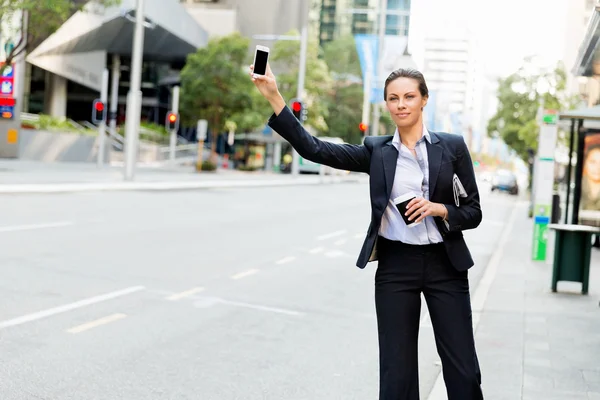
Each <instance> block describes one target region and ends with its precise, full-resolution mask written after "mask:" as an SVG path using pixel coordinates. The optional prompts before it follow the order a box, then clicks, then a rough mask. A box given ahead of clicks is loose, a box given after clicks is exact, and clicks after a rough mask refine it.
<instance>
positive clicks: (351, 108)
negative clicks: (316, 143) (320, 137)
mask: <svg viewBox="0 0 600 400" xmlns="http://www.w3.org/2000/svg"><path fill="white" fill-rule="evenodd" d="M362 101H363V87H362V84H361V83H353V84H350V85H341V84H339V85H336V88H335V90H333V91H332V92H331V94H330V96H329V99H328V104H327V108H328V115H327V118H325V122H326V124H327V126H328V127H329V136H335V137H340V138H342V139H344V141H345V142H347V143H356V144H360V143H362V138H363V133H362V132H361V131H360V130H359V129H358V125H359V124H360V122H361V118H362Z"/></svg>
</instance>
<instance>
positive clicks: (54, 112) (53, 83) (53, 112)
mask: <svg viewBox="0 0 600 400" xmlns="http://www.w3.org/2000/svg"><path fill="white" fill-rule="evenodd" d="M44 96H45V97H44V112H45V113H46V114H48V115H50V116H52V117H56V118H64V117H66V116H67V79H66V78H63V77H62V76H58V75H56V74H53V73H51V72H46V90H45V93H44Z"/></svg>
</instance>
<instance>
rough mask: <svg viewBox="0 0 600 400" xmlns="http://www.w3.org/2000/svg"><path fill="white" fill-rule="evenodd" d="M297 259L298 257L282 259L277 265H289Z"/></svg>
mask: <svg viewBox="0 0 600 400" xmlns="http://www.w3.org/2000/svg"><path fill="white" fill-rule="evenodd" d="M295 259H296V257H294V256H289V257H285V258H282V259H281V260H279V261H277V262H276V263H275V264H279V265H281V264H287V263H289V262H292V261H294V260H295Z"/></svg>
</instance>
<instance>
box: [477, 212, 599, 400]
mask: <svg viewBox="0 0 600 400" xmlns="http://www.w3.org/2000/svg"><path fill="white" fill-rule="evenodd" d="M532 230H533V222H532V220H531V219H529V218H527V206H526V205H525V204H520V205H519V206H517V209H516V216H515V219H514V225H513V226H512V229H511V231H510V233H509V234H508V236H507V237H506V242H505V247H504V251H503V252H502V253H501V256H500V258H499V262H498V263H497V267H494V266H492V265H490V267H493V269H492V270H491V271H486V272H485V275H487V277H486V276H484V277H483V278H482V284H484V285H485V284H486V282H485V281H486V278H489V279H487V280H488V282H489V287H488V289H489V291H488V292H487V296H484V297H485V298H484V300H483V301H478V299H473V303H474V306H473V310H474V317H475V319H476V320H477V319H478V324H477V326H476V329H477V330H476V344H477V348H478V354H479V360H480V364H481V370H482V380H483V389H484V396H485V399H486V400H517V399H522V400H554V399H557V400H558V399H560V400H579V399H582V400H583V399H586V400H592V399H593V400H600V307H599V302H600V251H598V250H597V249H592V263H591V272H590V287H589V294H588V295H581V294H580V290H581V285H580V284H577V283H571V282H559V285H558V292H557V293H553V292H552V291H551V290H550V283H551V278H552V264H551V262H550V263H546V262H534V261H531V255H530V253H531V242H532ZM553 239H554V238H553V236H552V240H553ZM501 245H502V243H500V246H501ZM549 257H550V258H551V257H552V255H551V254H550V255H549ZM490 264H491V263H490ZM478 302H479V303H481V307H479V310H478V306H477V303H478ZM478 311H481V312H478Z"/></svg>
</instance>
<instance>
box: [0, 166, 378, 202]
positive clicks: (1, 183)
mask: <svg viewBox="0 0 600 400" xmlns="http://www.w3.org/2000/svg"><path fill="white" fill-rule="evenodd" d="M366 179H367V177H366V175H365V174H354V173H352V174H344V175H335V176H330V175H325V176H318V175H300V176H298V177H292V176H291V175H290V174H281V173H275V172H268V171H254V172H243V171H236V170H227V169H219V170H217V171H210V172H208V171H202V172H196V171H195V169H194V167H193V166H161V167H158V166H149V165H144V164H141V163H140V164H139V165H138V166H137V167H136V169H135V174H134V180H133V181H124V167H122V166H114V165H113V166H108V165H107V166H104V167H100V168H99V167H97V166H96V165H95V164H93V163H66V162H65V163H44V162H39V161H24V160H0V194H14V193H69V192H70V193H72V192H90V191H122V190H126V191H130V190H186V189H188V190H193V189H207V188H225V187H241V186H246V187H262V186H286V185H318V184H323V183H346V182H365V181H366Z"/></svg>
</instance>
